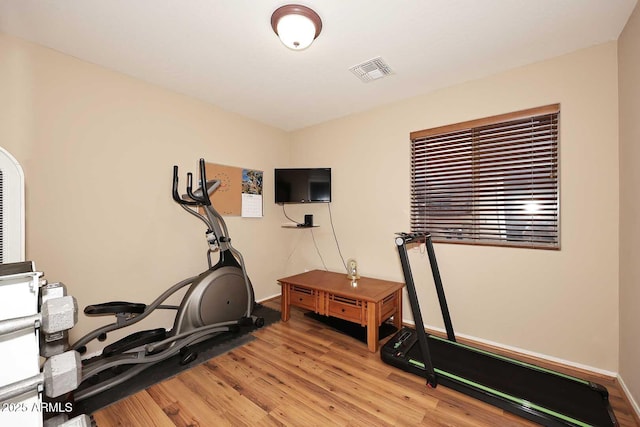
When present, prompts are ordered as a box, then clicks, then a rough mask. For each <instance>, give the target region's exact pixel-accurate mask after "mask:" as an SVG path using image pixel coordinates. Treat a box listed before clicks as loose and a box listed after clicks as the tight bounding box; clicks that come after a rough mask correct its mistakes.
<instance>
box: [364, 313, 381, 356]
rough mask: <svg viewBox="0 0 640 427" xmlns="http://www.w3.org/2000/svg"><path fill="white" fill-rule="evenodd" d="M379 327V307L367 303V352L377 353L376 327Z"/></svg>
mask: <svg viewBox="0 0 640 427" xmlns="http://www.w3.org/2000/svg"><path fill="white" fill-rule="evenodd" d="M379 326H380V306H378V304H376V303H374V302H367V347H369V351H370V352H372V353H375V352H376V351H378V327H379Z"/></svg>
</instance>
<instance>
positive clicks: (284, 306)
mask: <svg viewBox="0 0 640 427" xmlns="http://www.w3.org/2000/svg"><path fill="white" fill-rule="evenodd" d="M290 299H291V285H289V284H287V283H282V293H281V296H280V304H281V310H280V313H281V314H280V315H281V318H282V321H283V322H286V321H287V320H289V318H290V317H291V306H290V305H289V304H290V302H291V301H290Z"/></svg>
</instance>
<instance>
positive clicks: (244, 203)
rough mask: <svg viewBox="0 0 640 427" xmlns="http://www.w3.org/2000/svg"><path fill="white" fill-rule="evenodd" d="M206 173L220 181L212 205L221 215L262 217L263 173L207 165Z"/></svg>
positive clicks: (232, 167)
mask: <svg viewBox="0 0 640 427" xmlns="http://www.w3.org/2000/svg"><path fill="white" fill-rule="evenodd" d="M205 172H206V174H207V180H209V179H218V180H220V187H218V189H217V190H216V191H215V192H214V193H213V194H212V195H211V203H212V204H213V206H214V208H215V209H216V210H217V211H218V212H219V213H220V214H221V215H228V216H243V217H253V218H256V217H262V177H263V172H262V171H259V170H255V169H244V168H239V167H235V166H226V165H219V164H215V163H206V164H205Z"/></svg>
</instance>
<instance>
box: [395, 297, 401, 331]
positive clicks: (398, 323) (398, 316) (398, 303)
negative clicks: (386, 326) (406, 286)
mask: <svg viewBox="0 0 640 427" xmlns="http://www.w3.org/2000/svg"><path fill="white" fill-rule="evenodd" d="M393 326H395V327H396V329H397V330H400V329H402V289H399V290H397V291H396V312H395V313H393Z"/></svg>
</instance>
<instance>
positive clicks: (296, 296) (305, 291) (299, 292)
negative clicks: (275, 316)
mask: <svg viewBox="0 0 640 427" xmlns="http://www.w3.org/2000/svg"><path fill="white" fill-rule="evenodd" d="M316 300H317V291H314V290H313V289H309V288H305V287H302V286H296V285H293V286H291V305H295V306H297V307H302V308H306V309H308V310H313V311H317V310H316Z"/></svg>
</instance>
